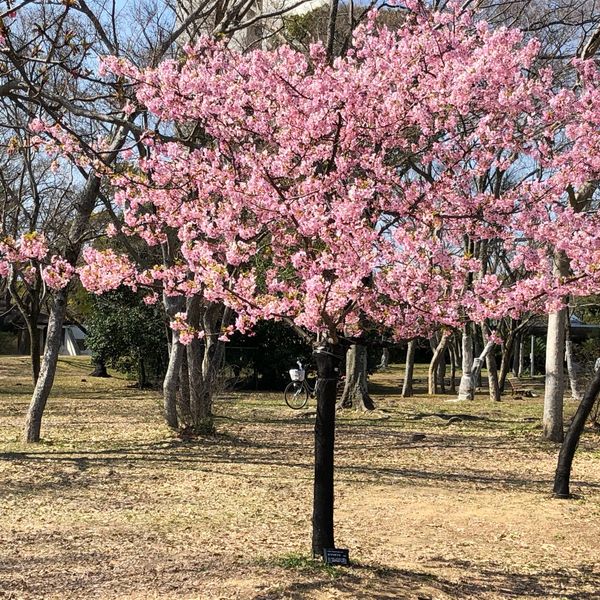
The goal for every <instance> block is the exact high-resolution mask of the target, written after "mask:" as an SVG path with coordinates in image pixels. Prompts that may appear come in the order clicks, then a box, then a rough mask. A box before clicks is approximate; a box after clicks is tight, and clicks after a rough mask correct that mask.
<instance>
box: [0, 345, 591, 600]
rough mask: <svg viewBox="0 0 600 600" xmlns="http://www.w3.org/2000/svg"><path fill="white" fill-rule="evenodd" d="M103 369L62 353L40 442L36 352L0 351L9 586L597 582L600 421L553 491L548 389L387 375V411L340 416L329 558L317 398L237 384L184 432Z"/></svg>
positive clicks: (55, 589) (271, 592)
mask: <svg viewBox="0 0 600 600" xmlns="http://www.w3.org/2000/svg"><path fill="white" fill-rule="evenodd" d="M89 370H90V367H89V364H87V361H83V360H80V359H65V360H61V365H60V373H59V377H58V381H57V386H56V389H55V393H54V396H53V398H52V400H51V402H50V404H49V407H48V412H47V415H46V417H45V421H44V425H43V437H44V442H43V443H42V444H40V445H36V446H31V447H24V446H22V445H21V444H20V442H19V435H20V426H21V424H22V419H23V415H24V412H25V407H26V404H27V400H28V394H29V393H30V392H31V384H30V381H29V373H28V366H27V361H26V359H23V358H20V357H0V453H1V458H2V461H1V462H0V511H1V514H2V519H1V520H0V598H12V599H17V598H18V599H33V598H56V599H59V598H60V599H65V600H66V599H76V598H77V599H79V598H82V599H83V598H86V599H87V598H94V599H96V598H98V599H113V598H123V599H153V598H160V599H165V598H166V599H171V598H172V599H175V598H177V599H180V598H181V599H193V598H198V599H199V598H202V599H204V598H207V599H213V598H214V599H217V598H224V599H225V598H227V599H229V598H243V599H246V598H247V599H254V600H267V599H269V600H270V599H279V598H315V599H317V598H318V599H326V598H365V599H366V598H382V599H385V598H390V599H391V598H415V599H416V598H432V599H433V598H453V599H459V598H485V599H492V598H495V599H496V598H582V599H585V598H600V592H598V590H599V589H600V570H599V567H598V564H599V562H600V561H599V559H600V550H598V539H600V525H599V523H600V519H599V516H600V514H599V513H600V465H599V462H598V456H599V455H598V441H599V439H600V436H599V435H598V434H596V433H593V432H586V435H585V439H584V441H583V442H582V447H581V449H580V451H579V454H578V456H577V458H576V465H575V472H574V479H575V484H574V488H575V491H576V492H577V493H578V494H579V499H578V500H574V501H557V500H552V499H551V498H550V488H551V478H552V474H553V470H554V467H555V459H556V448H555V447H554V446H553V445H550V444H546V443H545V442H543V441H541V440H540V431H539V429H538V418H539V417H540V415H541V398H539V397H538V398H531V399H523V400H511V399H510V397H507V398H506V400H505V401H504V402H502V403H491V402H490V401H489V400H488V399H487V398H486V397H485V396H484V395H483V394H482V395H481V396H479V397H478V398H477V399H476V400H475V401H474V402H473V403H469V404H452V403H448V402H446V401H445V400H446V398H436V399H430V398H427V397H426V396H424V395H422V394H420V395H418V396H417V397H416V398H414V399H410V400H403V399H401V398H400V397H399V396H398V387H397V383H398V382H399V379H400V377H401V374H400V369H397V368H393V369H392V370H391V371H389V372H387V373H384V374H379V375H376V376H375V377H374V378H373V383H374V386H373V390H374V395H375V398H376V401H377V405H378V410H377V411H376V412H375V413H374V414H371V415H362V414H359V413H354V412H350V413H347V414H342V415H340V419H339V425H338V449H339V451H338V455H337V495H336V504H337V509H336V521H337V541H338V545H339V546H341V547H348V548H350V554H351V558H352V560H353V561H354V562H355V566H354V567H353V568H349V569H346V568H338V569H334V568H328V567H325V566H324V565H322V564H320V563H315V562H313V561H311V560H310V559H309V558H308V554H309V547H310V546H309V542H310V511H311V477H312V423H313V418H312V416H311V413H310V411H308V412H304V413H302V412H301V413H297V412H294V411H292V410H290V409H288V408H287V407H286V406H285V405H284V403H283V398H282V396H281V395H280V394H252V393H248V394H246V393H244V394H242V393H235V394H230V395H229V396H227V397H225V398H223V399H221V400H220V401H219V402H218V403H217V406H216V412H217V413H218V415H219V418H218V434H217V435H216V436H214V437H207V438H202V439H199V440H197V441H193V442H183V441H180V440H178V439H176V438H174V437H173V436H172V435H171V434H170V433H169V431H168V430H167V429H166V428H165V427H164V426H163V424H162V422H161V418H160V397H159V396H158V394H157V393H155V392H152V391H140V390H137V389H134V388H131V387H130V385H131V382H129V381H126V380H124V379H122V378H119V377H113V378H111V379H108V380H98V379H94V378H91V377H89V376H88V375H87V373H88V372H89ZM420 376H421V377H423V372H422V371H421V372H420ZM534 383H535V382H534ZM568 409H569V410H570V411H572V410H573V404H569V406H568ZM453 416H454V417H456V418H455V419H452V417H453Z"/></svg>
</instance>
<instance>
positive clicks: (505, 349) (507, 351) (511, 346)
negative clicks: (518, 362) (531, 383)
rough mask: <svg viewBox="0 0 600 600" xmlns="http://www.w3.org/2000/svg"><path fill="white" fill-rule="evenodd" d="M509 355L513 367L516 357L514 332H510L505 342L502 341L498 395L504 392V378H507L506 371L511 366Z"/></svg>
mask: <svg viewBox="0 0 600 600" xmlns="http://www.w3.org/2000/svg"><path fill="white" fill-rule="evenodd" d="M513 350H514V352H513ZM511 354H512V357H513V365H514V358H515V356H516V355H517V348H516V347H515V334H514V332H510V333H509V334H508V335H507V336H506V340H504V345H503V346H502V359H501V360H500V373H499V374H498V389H499V391H500V393H502V392H504V388H505V386H506V377H507V376H508V371H509V369H510V366H511V360H510V359H511Z"/></svg>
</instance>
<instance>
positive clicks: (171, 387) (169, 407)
mask: <svg viewBox="0 0 600 600" xmlns="http://www.w3.org/2000/svg"><path fill="white" fill-rule="evenodd" d="M184 353H185V347H184V345H183V344H182V343H181V342H180V341H179V332H177V331H173V337H172V339H171V350H170V352H169V365H168V366H167V372H166V373H165V378H164V380H163V408H164V417H165V421H166V422H167V425H168V426H169V427H170V428H171V429H177V427H178V426H179V421H178V418H177V388H178V385H179V374H180V371H181V361H182V359H183V355H184Z"/></svg>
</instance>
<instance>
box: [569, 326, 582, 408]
mask: <svg viewBox="0 0 600 600" xmlns="http://www.w3.org/2000/svg"><path fill="white" fill-rule="evenodd" d="M565 336H566V337H565V357H566V359H567V373H568V375H569V385H570V386H571V396H573V398H575V400H579V401H581V400H582V399H583V396H584V395H585V384H584V381H583V377H582V373H581V371H582V369H581V365H580V364H579V363H578V362H577V361H576V360H575V355H574V350H573V341H572V340H571V333H570V328H569V327H568V326H567V330H566V333H565Z"/></svg>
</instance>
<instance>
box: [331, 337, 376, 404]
mask: <svg viewBox="0 0 600 600" xmlns="http://www.w3.org/2000/svg"><path fill="white" fill-rule="evenodd" d="M352 406H354V408H356V409H357V410H362V411H367V410H373V409H374V408H375V404H374V402H373V399H372V398H371V396H369V390H368V382H367V348H366V346H361V345H360V344H353V345H352V346H350V348H349V349H348V352H347V353H346V381H345V383H344V391H343V392H342V396H341V398H340V400H339V402H338V404H337V407H338V408H350V407H352Z"/></svg>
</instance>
